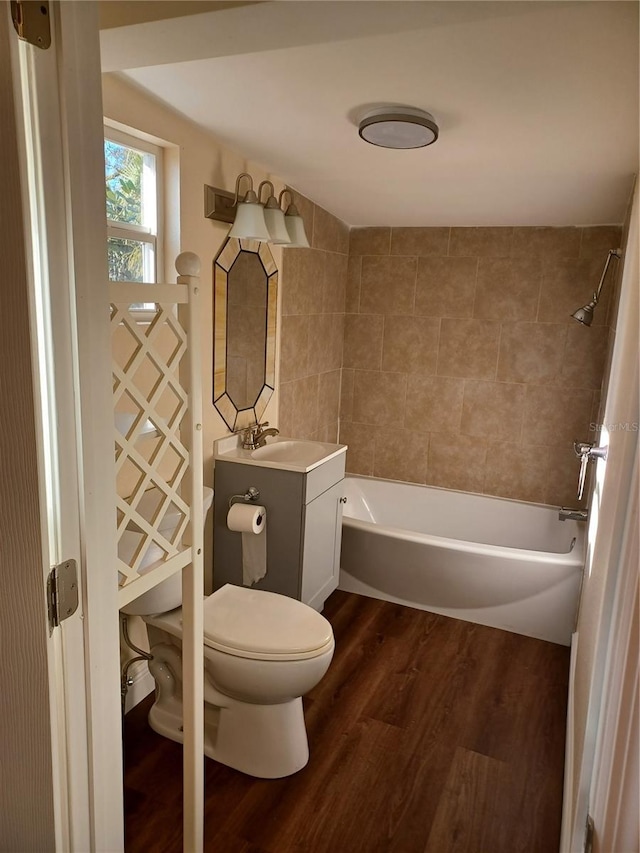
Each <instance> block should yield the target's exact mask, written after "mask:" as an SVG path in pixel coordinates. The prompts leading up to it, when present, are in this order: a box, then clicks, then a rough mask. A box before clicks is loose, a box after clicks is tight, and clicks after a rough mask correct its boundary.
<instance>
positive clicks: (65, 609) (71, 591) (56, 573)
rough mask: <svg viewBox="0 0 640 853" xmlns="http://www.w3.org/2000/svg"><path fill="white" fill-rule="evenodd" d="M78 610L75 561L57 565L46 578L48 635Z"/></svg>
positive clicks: (66, 561)
mask: <svg viewBox="0 0 640 853" xmlns="http://www.w3.org/2000/svg"><path fill="white" fill-rule="evenodd" d="M77 609H78V567H77V565H76V561H75V560H65V561H64V563H58V565H57V566H54V567H53V568H52V569H51V571H50V572H49V577H48V578H47V610H48V613H49V634H51V633H52V632H53V629H54V628H57V627H58V625H59V624H60V623H61V622H63V621H64V620H65V619H68V618H69V616H73V614H74V613H75V612H76V610H77Z"/></svg>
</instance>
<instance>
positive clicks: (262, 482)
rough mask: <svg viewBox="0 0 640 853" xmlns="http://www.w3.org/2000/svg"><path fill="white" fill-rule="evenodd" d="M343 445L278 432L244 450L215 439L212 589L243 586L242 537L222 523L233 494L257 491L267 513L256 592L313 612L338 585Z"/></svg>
mask: <svg viewBox="0 0 640 853" xmlns="http://www.w3.org/2000/svg"><path fill="white" fill-rule="evenodd" d="M346 450H347V448H346V445H343V444H326V443H324V442H317V441H298V440H294V439H286V438H281V437H280V436H278V437H277V438H275V439H273V440H271V441H270V442H269V443H268V444H266V445H265V446H264V447H260V448H258V449H255V450H243V449H242V446H241V444H240V439H239V437H238V436H230V437H229V438H225V439H221V440H220V441H218V442H216V447H215V455H214V458H215V471H214V479H215V503H214V507H215V509H214V534H213V537H214V539H213V541H214V546H213V553H214V558H213V559H214V562H213V587H214V589H219V588H220V587H221V586H223V585H224V584H225V583H232V584H236V585H237V586H242V584H243V579H242V544H241V542H242V538H241V534H240V533H236V532H233V531H231V530H229V529H228V527H227V514H228V511H229V502H230V500H231V498H232V497H233V496H234V495H244V494H245V493H246V492H247V491H248V490H249V488H251V487H253V488H255V489H258V491H259V493H260V494H259V497H258V498H257V499H256V500H255V501H254V503H256V504H259V505H262V506H264V507H265V508H266V510H267V522H266V536H267V573H266V575H265V576H264V577H263V578H262V579H261V580H259V581H258V582H257V583H255V584H254V586H253V588H254V589H263V590H267V591H269V592H278V593H281V594H283V595H288V596H289V597H291V598H296V599H298V600H300V601H303V602H304V603H305V604H308V605H310V606H311V607H313V608H314V609H316V610H322V608H323V606H324V602H325V600H326V599H327V597H328V596H329V594H330V593H331V592H333V590H334V589H335V588H336V587H337V585H338V573H339V569H340V544H341V538H342V507H343V503H344V500H345V498H344V487H343V481H344V470H345V458H346Z"/></svg>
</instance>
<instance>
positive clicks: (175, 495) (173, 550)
mask: <svg viewBox="0 0 640 853" xmlns="http://www.w3.org/2000/svg"><path fill="white" fill-rule="evenodd" d="M152 287H153V290H150V285H138V284H129V283H113V284H112V285H111V288H110V300H111V331H112V354H113V404H114V417H115V432H114V438H115V458H116V484H117V512H116V519H117V530H118V573H119V586H120V588H121V590H123V589H124V588H125V587H127V594H126V599H127V600H130V599H131V598H133V597H135V596H136V595H138V594H139V592H140V591H142V590H141V587H142V586H144V587H145V588H147V587H150V586H153V585H154V583H155V582H158V581H159V580H161V579H163V578H164V577H166V576H168V575H169V574H171V573H172V572H173V571H174V570H176V571H177V570H179V569H180V568H182V567H183V566H184V565H185V564H186V562H188V561H189V558H190V555H189V554H187V553H186V551H188V550H189V549H186V548H185V546H184V545H183V542H184V539H185V534H186V533H187V532H188V526H189V521H190V518H191V506H190V504H191V488H190V486H191V479H190V466H191V464H192V461H191V445H192V443H193V435H194V430H193V429H192V426H191V422H192V418H191V417H190V414H191V412H190V406H191V398H190V393H189V385H190V365H189V356H190V352H189V334H188V326H189V322H188V316H189V312H188V308H189V304H188V303H189V294H190V288H189V287H188V286H187V285H185V284H176V285H160V286H159V285H154V286H152ZM195 292H196V293H197V288H196V291H195ZM150 293H153V295H154V297H155V298H162V301H161V302H158V303H156V310H155V312H145V313H141V312H140V310H137V309H136V307H135V306H136V305H138V306H139V305H140V303H144V302H147V301H148V299H149V294H150ZM179 306H183V307H182V308H179ZM197 360H198V361H199V356H198V357H197ZM198 420H199V418H198ZM169 519H171V521H172V522H175V523H172V524H171V525H170V526H168V525H169ZM165 527H167V529H164V528H165ZM161 528H162V529H161ZM141 581H144V582H143V583H141ZM132 584H133V585H135V590H134V589H133V588H130V587H131V585H132ZM129 588H130V589H129ZM121 598H122V596H121Z"/></svg>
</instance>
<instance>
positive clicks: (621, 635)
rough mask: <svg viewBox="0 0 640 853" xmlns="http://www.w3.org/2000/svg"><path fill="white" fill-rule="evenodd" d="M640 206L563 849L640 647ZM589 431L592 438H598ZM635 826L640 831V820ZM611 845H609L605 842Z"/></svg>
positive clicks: (584, 610)
mask: <svg viewBox="0 0 640 853" xmlns="http://www.w3.org/2000/svg"><path fill="white" fill-rule="evenodd" d="M638 214H639V211H638V191H637V189H636V194H635V198H634V205H633V212H632V216H631V225H630V231H629V240H628V245H627V248H626V256H625V260H624V270H623V278H622V288H621V297H620V307H619V311H618V322H617V327H616V332H615V344H614V348H613V356H612V364H611V370H610V375H609V379H608V393H607V400H606V406H605V413H604V418H603V421H604V423H603V428H602V430H601V431H600V432H599V433H598V432H596V433H595V437H596V438H597V443H598V444H599V445H601V446H606V447H608V455H607V459H606V461H604V460H599V461H598V462H597V467H596V476H595V487H594V493H593V495H592V499H591V504H590V510H589V515H590V518H589V529H588V549H587V560H586V566H585V578H584V582H583V589H582V594H581V601H580V611H579V615H578V625H577V629H576V633H575V634H574V637H573V642H572V675H571V682H570V695H569V714H568V727H567V763H566V767H565V800H564V805H563V832H562V845H561V849H562V851H563V853H569V851H570V853H581V851H582V850H583V849H584V843H585V827H586V822H587V815H588V814H591V815H592V816H595V815H596V812H595V811H594V808H593V806H594V800H595V799H597V796H601V793H600V794H598V782H599V780H598V776H599V769H598V768H599V767H602V768H603V767H607V766H610V764H611V756H610V755H607V754H606V750H609V747H608V746H607V745H606V743H605V739H603V736H602V732H603V724H604V722H605V718H606V717H607V716H609V717H610V711H609V707H610V705H611V701H612V698H615V694H616V692H620V691H621V687H622V681H623V680H624V678H625V676H624V672H625V667H624V666H620V667H619V669H620V673H621V675H620V678H619V679H618V683H615V680H613V679H612V674H613V672H614V669H615V668H616V667H617V666H618V662H619V661H620V662H621V663H624V661H621V660H620V659H622V658H624V657H625V655H626V654H627V652H628V649H631V650H632V651H631V653H632V654H635V655H636V656H637V648H636V649H635V650H633V644H634V641H633V635H632V633H630V631H629V630H627V631H626V635H625V632H624V631H622V632H621V631H620V627H621V625H623V624H627V623H629V624H630V623H631V620H632V616H633V613H632V607H631V608H630V607H629V606H628V605H632V604H633V600H634V598H633V596H634V594H633V589H634V582H635V585H636V589H637V573H638V554H637V530H638V517H637V501H636V500H634V497H635V490H637V488H638V479H637V466H638V421H639V420H640V416H639V402H638V383H639V376H638V357H639V332H638V318H639V305H638V293H639V290H640V286H639V280H638V229H639V224H638ZM612 248H615V247H613V246H612ZM585 334H589V330H588V329H585ZM589 440H590V441H594V438H590V439H589ZM634 537H635V539H634ZM634 541H635V543H636V544H635V545H634V544H633V543H634ZM634 550H635V553H634ZM625 590H630V591H631V594H630V595H629V594H626V595H625V593H624V591H625ZM630 671H631V670H630ZM636 671H637V670H636ZM620 710H621V717H624V709H620ZM607 739H608V742H610V743H614V742H615V741H616V737H615V733H613V734H612V733H611V732H609V734H608V736H607ZM635 767H636V768H637V762H636V764H635ZM636 772H637V770H636ZM606 811H607V805H606V803H602V802H601V803H600V805H599V813H600V814H602V813H605V812H606ZM635 827H636V832H637V821H635ZM600 829H601V827H599V826H597V825H596V826H595V839H594V841H595V842H596V848H595V849H598V848H597V841H598V835H599V831H600ZM634 849H637V847H636V848H634ZM603 853H608V851H606V850H603ZM620 853H622V851H620ZM625 853H626V851H625Z"/></svg>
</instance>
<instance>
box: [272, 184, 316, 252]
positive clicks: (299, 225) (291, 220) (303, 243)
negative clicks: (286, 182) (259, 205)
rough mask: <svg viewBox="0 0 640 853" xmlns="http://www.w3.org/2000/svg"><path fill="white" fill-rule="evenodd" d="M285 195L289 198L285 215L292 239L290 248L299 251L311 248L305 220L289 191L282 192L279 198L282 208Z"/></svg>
mask: <svg viewBox="0 0 640 853" xmlns="http://www.w3.org/2000/svg"><path fill="white" fill-rule="evenodd" d="M285 193H286V194H287V195H288V196H289V207H288V208H287V211H286V213H285V215H284V221H285V225H286V226H287V231H288V233H289V237H290V239H291V242H290V243H289V246H291V247H293V248H297V249H308V248H310V246H309V240H308V239H307V232H306V231H305V230H304V220H303V219H302V217H301V216H300V213H299V212H298V208H297V207H296V206H295V204H294V203H293V196H292V195H291V193H290V192H289V190H282V192H281V193H280V195H279V196H278V201H279V202H280V207H282V196H283V195H284V194H285Z"/></svg>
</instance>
